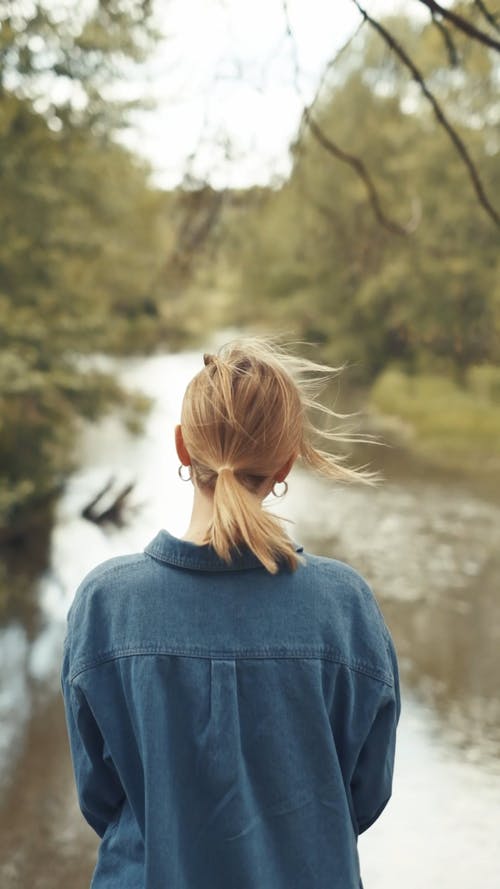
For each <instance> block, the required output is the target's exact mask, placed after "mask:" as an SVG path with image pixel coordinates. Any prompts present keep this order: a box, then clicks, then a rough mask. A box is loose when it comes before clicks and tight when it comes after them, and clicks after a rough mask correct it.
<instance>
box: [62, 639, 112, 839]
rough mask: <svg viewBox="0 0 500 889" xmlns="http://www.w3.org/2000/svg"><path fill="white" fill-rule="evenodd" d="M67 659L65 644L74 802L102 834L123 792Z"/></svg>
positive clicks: (64, 685)
mask: <svg viewBox="0 0 500 889" xmlns="http://www.w3.org/2000/svg"><path fill="white" fill-rule="evenodd" d="M69 660H70V652H69V644H68V643H67V644H66V645H65V651H64V658H63V666H62V673H61V686H62V693H63V698H64V708H65V713H66V726H67V730H68V739H69V745H70V751H71V759H72V762H73V771H74V775H75V782H76V790H77V794H78V802H79V804H80V809H81V811H82V814H83V816H84V818H85V819H86V820H87V821H88V823H89V824H90V826H91V827H92V828H93V829H94V830H95V831H96V833H97V834H99V836H100V837H103V836H104V833H105V831H106V828H107V827H108V825H109V824H110V823H111V821H113V820H114V819H115V818H116V815H117V813H118V810H119V808H120V806H121V804H122V802H123V800H124V798H125V793H124V791H123V787H122V785H121V783H120V780H119V778H118V775H117V773H116V770H115V768H114V766H113V763H112V762H111V760H110V758H109V755H107V753H106V745H105V742H104V739H103V737H102V735H101V732H100V730H99V727H98V725H97V723H96V721H95V719H94V716H93V714H92V710H91V708H90V706H89V704H88V702H87V700H86V698H85V695H84V694H83V692H82V690H81V689H80V688H79V687H78V685H77V684H76V683H75V682H72V681H70V677H69Z"/></svg>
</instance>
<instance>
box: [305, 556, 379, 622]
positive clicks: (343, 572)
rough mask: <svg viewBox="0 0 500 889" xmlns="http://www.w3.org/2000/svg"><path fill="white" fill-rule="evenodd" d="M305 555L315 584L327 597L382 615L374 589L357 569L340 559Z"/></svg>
mask: <svg viewBox="0 0 500 889" xmlns="http://www.w3.org/2000/svg"><path fill="white" fill-rule="evenodd" d="M305 555H306V560H307V564H308V565H309V567H310V571H311V572H312V575H313V577H314V582H315V584H316V585H317V586H318V587H319V589H320V590H321V591H322V592H323V593H324V594H325V595H326V596H327V597H330V598H332V599H333V600H334V601H335V602H338V601H339V599H340V600H341V601H342V602H343V603H344V604H348V603H350V604H351V605H352V606H355V605H356V604H357V605H359V606H364V607H366V608H368V609H373V608H375V610H376V611H377V612H378V613H380V614H381V612H380V608H379V606H378V603H377V600H376V597H375V594H374V592H373V589H372V587H371V586H370V584H369V583H368V581H367V580H366V578H365V577H364V576H363V575H362V574H361V573H360V572H359V571H358V570H357V569H356V568H354V567H353V566H352V565H349V564H348V563H347V562H343V561H341V560H340V559H332V558H329V557H327V556H317V555H312V554H311V553H307V554H305Z"/></svg>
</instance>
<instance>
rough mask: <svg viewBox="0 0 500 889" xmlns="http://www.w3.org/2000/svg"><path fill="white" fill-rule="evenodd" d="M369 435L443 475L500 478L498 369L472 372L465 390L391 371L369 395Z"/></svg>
mask: <svg viewBox="0 0 500 889" xmlns="http://www.w3.org/2000/svg"><path fill="white" fill-rule="evenodd" d="M365 411H366V417H367V420H368V424H369V425H370V427H371V430H374V431H376V432H377V433H378V434H380V435H381V436H382V438H383V439H384V441H386V442H387V443H388V444H390V445H392V446H394V447H397V448H400V449H402V450H404V451H405V452H406V453H407V454H408V456H410V457H414V458H415V459H417V460H420V461H425V462H426V463H428V464H429V465H431V466H434V467H436V468H437V469H441V470H444V471H456V472H463V473H465V474H467V475H468V474H471V473H473V474H474V475H476V474H477V475H480V476H482V477H483V478H484V477H486V476H488V477H490V482H491V477H492V476H494V477H495V478H496V477H497V476H498V477H500V447H499V445H498V443H499V442H500V369H498V368H494V367H484V368H479V367H478V368H473V369H472V370H471V372H470V373H469V375H468V378H467V385H466V387H460V386H458V385H457V384H456V383H455V382H454V381H453V380H452V379H450V378H449V377H445V376H443V375H438V374H436V373H434V374H417V375H415V376H409V375H406V374H404V373H403V372H402V371H400V370H397V369H394V368H389V369H388V370H386V371H384V372H383V373H382V374H381V375H380V377H379V378H378V379H377V380H376V382H375V384H374V386H373V387H372V389H371V390H370V392H369V393H368V394H367V398H366V403H365Z"/></svg>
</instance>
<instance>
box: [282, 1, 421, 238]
mask: <svg viewBox="0 0 500 889" xmlns="http://www.w3.org/2000/svg"><path fill="white" fill-rule="evenodd" d="M283 13H284V16H285V23H286V32H287V35H288V37H289V38H290V41H291V44H292V48H293V55H294V85H295V89H296V90H297V92H298V93H299V95H302V93H301V90H300V84H299V79H300V65H299V59H298V53H297V44H296V42H295V37H294V33H293V30H292V26H291V23H290V17H289V14H288V3H287V0H283ZM363 24H364V22H363V21H361V22H360V25H359V26H358V28H357V29H356V31H355V32H354V34H352V35H351V37H349V39H348V40H347V41H346V43H344V44H343V46H341V47H340V49H339V50H338V52H337V53H336V54H335V56H334V58H333V59H331V60H330V61H329V62H328V65H327V66H326V68H325V70H324V72H323V75H322V78H321V81H320V84H319V86H318V89H317V91H316V94H315V96H314V98H313V100H312V102H311V103H310V104H309V105H307V104H306V103H305V102H304V110H303V112H302V118H301V122H300V126H299V136H298V139H297V143H296V144H299V142H300V137H301V134H302V132H303V130H304V125H306V126H308V127H309V129H310V131H311V133H312V135H313V136H314V138H315V139H316V141H317V142H318V144H319V145H321V147H322V148H324V149H325V151H327V152H328V153H329V154H331V155H333V156H334V157H336V158H337V159H338V160H340V161H342V162H343V163H345V164H348V166H350V167H351V168H352V169H353V170H354V171H355V172H356V173H357V175H358V176H359V178H360V179H361V181H362V182H363V184H364V186H365V188H366V192H367V195H368V200H369V202H370V204H371V207H372V210H373V213H374V215H375V218H376V219H377V220H378V222H379V223H380V224H381V225H383V226H384V228H386V229H388V231H390V232H392V234H396V235H403V236H405V235H409V234H411V232H412V231H413V230H414V228H413V224H412V225H409V226H403V225H400V223H399V222H395V221H394V220H392V219H390V218H389V217H388V216H387V215H386V214H385V213H384V211H383V209H382V205H381V202H380V197H379V194H378V191H377V188H376V186H375V183H374V182H373V179H372V177H371V176H370V173H369V172H368V170H367V168H366V166H365V164H364V162H363V161H362V160H361V158H359V157H356V156H355V155H353V154H351V153H350V152H348V151H345V150H344V149H343V148H341V147H340V146H339V145H337V144H336V142H334V141H333V139H332V138H331V137H330V136H327V135H326V134H325V133H324V132H323V130H322V129H321V127H320V126H319V124H318V123H317V121H315V120H314V118H313V117H312V115H311V109H312V108H313V106H314V104H315V103H316V101H317V99H318V97H319V95H320V92H321V90H322V88H323V85H324V82H325V78H326V75H327V72H328V71H329V70H330V69H331V68H332V67H333V66H334V64H335V62H337V61H338V59H339V57H340V56H341V55H342V54H343V53H344V52H345V50H346V49H347V47H348V46H349V45H350V44H351V42H352V41H353V40H354V37H355V36H356V35H357V34H358V32H359V30H360V28H361V27H362V25H363Z"/></svg>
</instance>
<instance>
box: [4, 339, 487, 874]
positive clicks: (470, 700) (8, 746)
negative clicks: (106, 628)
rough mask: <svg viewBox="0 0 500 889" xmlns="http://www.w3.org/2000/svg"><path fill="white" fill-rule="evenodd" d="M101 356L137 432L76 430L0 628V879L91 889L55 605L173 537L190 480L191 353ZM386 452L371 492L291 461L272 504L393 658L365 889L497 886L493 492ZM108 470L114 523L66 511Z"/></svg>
mask: <svg viewBox="0 0 500 889" xmlns="http://www.w3.org/2000/svg"><path fill="white" fill-rule="evenodd" d="M214 345H216V343H215V344H214ZM214 345H212V346H211V347H212V348H213V347H214ZM207 348H208V346H207ZM113 366H115V367H117V368H118V370H119V373H120V377H121V378H122V379H123V381H124V382H125V383H126V384H127V385H129V386H131V387H133V388H141V389H142V390H143V391H145V392H147V393H148V394H150V395H151V396H152V397H153V399H154V407H153V409H152V411H151V413H150V415H149V416H148V418H147V420H146V423H145V428H144V431H143V433H142V434H141V435H140V436H139V437H135V436H133V435H131V434H130V433H129V432H128V431H127V429H126V427H125V426H124V424H123V423H122V421H121V420H120V418H119V415H118V414H114V415H111V416H108V417H107V418H105V419H103V420H102V421H100V422H98V423H96V424H84V425H83V426H82V433H81V436H80V439H79V443H78V454H77V456H78V461H79V466H80V467H81V468H80V469H79V471H77V472H75V474H74V475H73V476H72V477H71V479H70V480H69V483H68V485H67V487H66V490H65V493H64V495H63V496H62V497H61V499H60V501H59V503H58V507H57V514H56V522H55V526H54V529H53V532H52V534H51V538H50V554H49V560H48V565H47V566H46V569H45V570H44V571H43V573H42V574H41V576H39V577H38V579H37V581H36V584H35V590H34V594H35V595H36V601H37V603H38V609H37V618H36V620H35V621H33V620H32V619H31V620H30V621H23V620H21V619H20V618H19V617H18V618H16V619H12V620H10V621H9V622H8V623H7V625H5V626H4V627H3V628H2V629H1V630H0V886H1V887H2V889H67V887H71V889H87V887H88V885H89V882H90V875H91V872H92V868H93V863H94V858H95V854H96V838H95V837H94V835H93V833H92V831H91V830H90V828H88V827H87V826H86V824H85V822H84V820H83V818H82V817H81V816H80V814H79V811H78V808H77V803H76V796H75V791H74V787H73V778H72V773H71V764H70V759H69V751H68V747H67V742H66V735H65V727H64V715H63V711H62V704H61V698H60V694H59V667H60V659H61V648H62V641H63V637H64V632H65V618H66V613H67V610H68V608H69V605H70V602H71V599H72V596H73V594H74V591H75V589H76V586H77V585H78V583H79V582H80V580H81V579H82V578H83V576H84V575H85V574H86V572H87V571H89V570H90V569H91V568H92V567H94V565H96V564H97V563H98V562H100V561H102V560H104V559H106V558H108V557H110V556H113V555H119V554H121V553H130V552H136V551H140V550H142V549H143V547H144V546H145V544H146V543H147V542H149V540H150V539H151V538H152V537H153V536H154V535H155V534H156V532H157V530H158V529H159V528H161V527H165V528H167V529H168V530H169V531H170V532H171V533H173V534H175V535H178V536H182V534H183V533H184V531H185V530H186V528H187V525H188V523H189V517H190V511H191V490H192V489H191V485H190V484H185V483H183V482H182V481H181V480H180V479H179V477H178V475H177V467H178V459H177V455H176V453H175V448H174V441H173V427H174V424H175V423H176V422H178V419H179V415H180V405H181V400H182V395H183V393H184V390H185V387H186V384H187V382H188V381H189V380H190V379H191V377H192V376H193V375H194V374H195V373H196V372H197V371H198V370H199V369H200V368H201V366H202V363H201V355H200V352H199V351H197V352H187V351H186V352H182V353H179V354H172V355H157V356H153V357H151V358H147V359H144V358H141V359H127V360H120V361H114V362H113ZM377 456H378V455H377V452H376V450H374V451H373V452H372V454H371V459H373V462H374V464H376V459H377ZM384 457H385V467H384V472H385V477H386V480H385V481H384V482H383V484H382V485H380V486H379V487H378V488H375V489H374V488H369V487H365V486H356V487H354V486H339V485H333V484H332V483H329V482H325V481H323V480H321V479H319V478H317V477H316V476H313V475H311V474H310V473H307V472H305V471H304V469H301V468H299V467H298V466H297V467H295V468H294V469H293V470H292V473H291V474H290V476H289V479H288V480H289V492H288V494H287V496H286V497H285V498H284V499H283V501H281V500H274V498H272V501H273V503H272V506H273V510H274V511H275V512H279V513H280V514H281V515H283V516H284V517H287V518H289V519H292V521H293V522H294V525H290V526H288V527H289V530H290V533H292V536H294V538H295V539H296V540H299V541H300V542H301V543H303V544H304V546H305V548H306V549H309V550H311V551H314V552H318V553H321V554H323V555H329V556H332V557H335V558H339V559H342V560H344V561H347V562H349V563H350V564H352V565H353V566H354V567H355V568H357V569H358V570H359V571H360V572H361V573H362V574H363V575H364V576H365V577H366V579H367V580H368V582H369V583H370V584H371V586H372V588H373V590H374V592H375V595H376V596H377V599H378V601H379V603H380V605H381V608H382V610H383V612H384V615H385V617H386V620H387V623H388V625H389V627H390V629H391V632H392V635H393V637H394V639H395V643H396V647H397V650H398V656H399V662H400V669H401V680H402V704H403V707H402V715H401V721H400V727H399V737H398V749H397V757H396V770H395V776H394V793H393V798H392V800H391V802H390V803H389V805H388V807H387V809H386V810H385V812H384V813H383V815H382V816H381V817H380V819H379V821H378V822H376V824H375V825H374V826H373V827H372V828H371V829H370V830H369V831H367V833H366V834H363V835H362V836H361V837H360V840H359V849H360V858H361V869H362V874H363V880H364V884H365V886H366V889H402V887H403V886H404V887H405V889H427V887H439V889H473V887H474V889H475V887H476V886H477V887H479V886H487V887H500V867H499V864H498V857H499V835H500V697H499V693H498V682H499V678H500V601H499V595H498V593H499V589H498V587H499V578H500V548H499V542H500V533H499V530H500V496H499V495H495V494H494V493H492V492H491V491H486V492H484V491H481V489H480V488H478V487H477V486H475V485H474V484H473V483H472V482H471V481H470V480H469V481H468V480H465V479H460V478H458V477H452V476H443V475H442V474H441V475H436V474H435V473H423V472H422V470H421V468H420V469H419V470H418V471H417V469H416V468H415V467H413V466H412V465H410V464H406V463H403V464H401V462H400V463H399V464H398V465H396V462H394V463H391V459H390V455H389V458H388V456H387V453H386V454H385V455H384ZM112 474H117V475H118V477H119V478H121V479H122V480H123V482H126V481H129V480H135V481H136V486H135V488H134V492H133V495H132V502H131V505H130V508H129V510H128V521H127V523H126V524H125V525H124V526H123V527H121V528H120V527H116V526H108V527H99V526H97V525H94V524H92V523H90V522H88V521H86V520H84V519H83V518H81V515H80V512H81V509H82V507H83V506H84V505H85V504H86V503H87V502H88V501H89V499H90V498H91V496H92V494H94V493H95V492H96V491H97V490H98V489H99V487H100V486H102V484H104V482H105V481H106V480H107V479H108V477H109V476H110V475H112ZM311 504H314V508H311ZM311 889H313V887H311Z"/></svg>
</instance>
